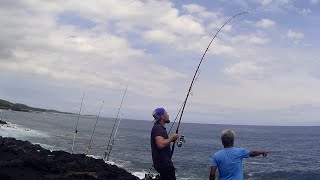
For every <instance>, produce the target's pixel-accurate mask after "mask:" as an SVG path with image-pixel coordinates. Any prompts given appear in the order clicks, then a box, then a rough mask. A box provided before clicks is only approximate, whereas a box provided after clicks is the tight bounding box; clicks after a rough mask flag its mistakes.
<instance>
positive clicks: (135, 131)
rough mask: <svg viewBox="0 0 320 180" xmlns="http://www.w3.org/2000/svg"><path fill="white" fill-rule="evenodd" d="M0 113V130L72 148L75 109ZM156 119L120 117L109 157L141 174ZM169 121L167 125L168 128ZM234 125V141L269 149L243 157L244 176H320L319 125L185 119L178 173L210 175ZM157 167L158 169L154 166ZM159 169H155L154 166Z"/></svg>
mask: <svg viewBox="0 0 320 180" xmlns="http://www.w3.org/2000/svg"><path fill="white" fill-rule="evenodd" d="M0 118H2V119H3V120H4V121H7V122H10V127H7V126H5V125H3V126H1V127H0V136H5V137H15V138H17V139H20V140H27V141H30V142H32V143H34V144H40V145H41V146H42V147H44V148H46V149H50V150H64V151H68V152H71V147H72V140H73V134H74V130H75V125H76V122H77V115H70V114H57V113H42V112H41V113H36V112H31V113H28V112H15V111H7V110H0ZM95 121H96V117H93V116H81V117H80V121H79V126H78V133H77V138H76V141H75V148H74V150H75V153H85V152H86V148H87V145H88V142H89V139H90V136H91V133H92V129H93V126H94V123H95ZM113 123H114V119H112V118H100V120H99V122H98V124H97V128H96V131H95V134H94V136H93V141H92V143H91V144H92V145H91V150H90V152H89V154H90V155H92V156H93V157H95V158H102V157H103V156H104V152H105V151H106V148H107V143H108V140H109V137H110V134H111V130H112V126H113ZM152 125H153V123H152V119H151V118H150V121H143V120H127V119H124V120H122V121H121V124H120V127H119V130H118V133H117V137H116V140H115V143H114V146H113V150H112V152H111V155H110V162H111V163H114V164H116V165H118V166H119V167H122V168H124V169H126V170H127V171H129V172H131V173H132V174H134V175H136V176H138V177H140V178H142V177H144V174H145V173H146V172H148V171H149V169H150V168H151V165H152V160H151V148H150V130H151V128H152ZM170 126H171V124H168V125H166V127H167V130H169V129H170ZM227 128H232V129H234V130H235V132H236V139H235V146H237V147H243V148H247V149H256V150H268V151H270V154H269V155H268V156H267V157H255V158H248V159H244V160H243V170H244V177H245V179H250V180H255V179H263V180H265V179H272V180H274V179H299V180H300V179H301V180H303V179H306V180H317V179H319V180H320V158H319V156H318V155H319V152H320V139H319V137H320V127H319V126H318V127H297V126H246V125H241V126H240V125H214V124H195V123H183V122H182V123H181V126H180V130H179V132H180V134H182V135H184V136H185V139H186V142H185V143H184V144H183V145H182V147H177V146H176V148H175V152H174V155H173V163H174V165H175V167H176V169H177V173H176V175H177V179H181V180H187V179H188V180H203V179H208V177H209V171H210V163H211V158H212V155H213V154H214V153H215V152H217V151H218V150H220V149H221V148H222V144H221V142H220V139H219V133H220V132H221V131H222V130H223V129H227ZM152 172H154V171H152ZM154 173H155V172H154Z"/></svg>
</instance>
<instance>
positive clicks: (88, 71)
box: [0, 0, 320, 126]
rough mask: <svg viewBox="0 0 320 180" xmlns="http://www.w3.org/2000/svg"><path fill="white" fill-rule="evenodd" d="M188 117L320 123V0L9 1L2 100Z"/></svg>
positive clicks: (0, 46) (2, 10) (134, 115)
mask: <svg viewBox="0 0 320 180" xmlns="http://www.w3.org/2000/svg"><path fill="white" fill-rule="evenodd" d="M243 11H247V12H248V13H246V14H243V15H241V16H238V17H236V18H234V19H233V20H232V21H230V22H229V23H228V24H227V25H226V26H225V27H224V28H223V29H222V31H221V32H220V33H219V34H218V36H217V38H216V39H215V40H214V41H213V43H212V45H211V46H210V48H209V51H208V53H207V54H206V56H205V58H204V61H203V64H202V65H201V67H200V73H199V75H198V77H197V80H196V82H195V84H194V87H193V89H192V91H191V96H190V97H189V99H188V103H187V106H186V109H185V113H184V116H183V119H182V123H183V122H192V123H210V124H239V125H290V126H291V125H294V126H295V125H296V126H305V125H306V126H314V125H317V126H319V125H320V93H319V92H320V71H319V67H320V57H319V47H320V42H319V39H320V35H319V27H320V0H305V1H301V0H201V1H196V0H184V1H178V0H173V1H169V0H159V1H155V0H154V1H151V0H121V1H119V0H95V1H92V0H82V1H76V0H68V1H65V0H55V1H43V0H15V1H11V0H2V1H0V14H1V15H0V25H1V28H0V99H5V100H9V101H11V102H16V103H24V104H27V105H30V106H34V107H42V108H48V109H56V110H60V111H69V112H76V113H77V112H78V111H79V108H80V103H81V98H82V95H83V93H85V97H84V102H83V108H82V112H81V113H82V114H98V111H99V109H100V106H101V103H102V101H105V103H104V106H103V108H102V112H101V115H102V116H105V117H115V116H116V113H117V110H118V108H119V105H120V102H121V98H122V96H123V94H124V90H125V88H126V86H128V91H127V93H126V96H125V99H124V103H123V107H122V111H121V112H122V113H121V116H122V117H123V118H127V119H139V120H150V121H152V116H151V114H152V111H153V109H155V108H156V107H164V108H165V109H166V110H167V111H168V112H169V114H170V117H171V119H174V117H175V116H176V114H177V112H178V110H179V109H180V107H181V104H182V102H183V100H184V98H185V96H186V94H187V90H188V88H189V84H190V82H191V80H192V76H193V74H194V72H195V70H196V66H197V65H198V63H199V61H200V58H201V57H202V55H203V53H204V51H205V49H206V48H207V46H208V44H209V42H210V40H211V39H212V37H213V36H214V34H215V33H216V32H217V31H218V29H219V28H220V27H221V26H222V24H223V23H224V22H225V21H227V20H228V19H229V18H230V17H232V16H233V15H235V14H238V13H241V12H243Z"/></svg>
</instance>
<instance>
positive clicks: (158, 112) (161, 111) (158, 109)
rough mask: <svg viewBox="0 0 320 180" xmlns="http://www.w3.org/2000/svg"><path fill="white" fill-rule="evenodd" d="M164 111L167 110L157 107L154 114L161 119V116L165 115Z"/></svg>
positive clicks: (155, 117)
mask: <svg viewBox="0 0 320 180" xmlns="http://www.w3.org/2000/svg"><path fill="white" fill-rule="evenodd" d="M164 112H166V110H165V109H164V108H162V107H161V108H156V109H155V110H154V111H153V113H152V116H153V117H154V119H155V120H157V121H158V120H160V118H161V116H162V115H164Z"/></svg>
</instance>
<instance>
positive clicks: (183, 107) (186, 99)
mask: <svg viewBox="0 0 320 180" xmlns="http://www.w3.org/2000/svg"><path fill="white" fill-rule="evenodd" d="M245 13H248V12H241V13H239V14H236V15H234V16H232V17H231V18H229V19H228V20H227V21H226V22H225V23H224V24H223V25H222V26H221V27H220V28H219V30H218V31H217V32H216V34H215V35H214V36H213V38H212V39H211V41H210V43H209V45H208V47H207V49H206V50H205V52H204V54H203V55H202V58H201V60H200V62H199V64H198V66H197V69H196V71H195V73H194V75H193V78H192V81H191V83H190V86H189V89H188V92H187V95H186V98H185V100H184V102H183V105H182V110H181V114H180V118H179V122H178V126H177V129H176V134H178V133H179V128H180V123H181V119H182V116H183V113H184V109H185V107H186V104H187V101H188V98H189V95H190V92H191V89H192V86H193V84H194V82H195V79H196V76H197V73H198V71H199V69H200V66H201V64H202V61H203V59H204V57H205V55H206V54H207V52H208V51H209V48H210V45H211V44H212V42H213V40H214V39H215V38H216V37H217V35H218V34H219V32H220V31H221V30H222V28H223V27H224V26H225V25H226V24H227V23H228V22H229V21H231V20H232V19H233V18H235V17H237V16H240V15H242V14H245ZM175 144H176V143H173V144H172V148H171V153H172V154H173V152H174V148H175Z"/></svg>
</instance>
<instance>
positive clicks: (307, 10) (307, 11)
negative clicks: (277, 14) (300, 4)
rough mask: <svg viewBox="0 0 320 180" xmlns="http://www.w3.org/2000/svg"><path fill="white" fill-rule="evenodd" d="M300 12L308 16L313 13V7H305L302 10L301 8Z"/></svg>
mask: <svg viewBox="0 0 320 180" xmlns="http://www.w3.org/2000/svg"><path fill="white" fill-rule="evenodd" d="M298 12H299V13H300V14H302V15H303V16H307V15H308V14H311V9H310V8H308V9H305V8H303V9H302V10H299V11H298Z"/></svg>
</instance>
